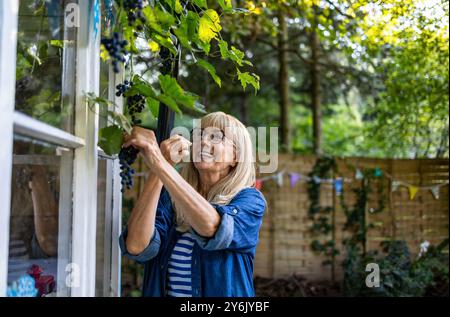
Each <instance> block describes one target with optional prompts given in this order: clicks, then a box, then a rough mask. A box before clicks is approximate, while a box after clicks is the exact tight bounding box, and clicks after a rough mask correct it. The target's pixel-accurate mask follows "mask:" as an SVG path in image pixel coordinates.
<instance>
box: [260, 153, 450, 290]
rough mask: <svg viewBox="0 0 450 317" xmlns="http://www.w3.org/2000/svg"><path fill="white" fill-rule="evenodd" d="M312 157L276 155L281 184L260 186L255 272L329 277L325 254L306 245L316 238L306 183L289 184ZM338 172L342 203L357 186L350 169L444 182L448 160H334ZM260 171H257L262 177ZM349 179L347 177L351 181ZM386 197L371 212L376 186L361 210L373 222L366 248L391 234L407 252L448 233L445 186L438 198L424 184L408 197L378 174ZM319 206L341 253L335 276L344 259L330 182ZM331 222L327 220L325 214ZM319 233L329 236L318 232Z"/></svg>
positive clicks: (340, 217) (340, 219) (341, 219)
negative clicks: (263, 207) (264, 208)
mask: <svg viewBox="0 0 450 317" xmlns="http://www.w3.org/2000/svg"><path fill="white" fill-rule="evenodd" d="M315 162H316V157H315V156H295V155H280V156H279V165H278V171H283V170H284V171H285V173H284V177H283V184H282V186H279V185H278V184H277V182H275V181H274V180H267V181H265V182H264V183H263V186H262V189H261V191H262V192H263V194H264V195H265V198H266V200H267V203H268V212H267V214H266V215H265V218H264V222H263V225H262V228H261V232H260V242H259V245H258V248H257V254H256V259H255V272H254V274H255V276H264V277H282V276H287V275H290V274H293V273H297V274H301V275H303V276H304V277H306V278H307V279H308V280H316V281H318V280H329V279H331V274H332V273H331V272H332V270H331V269H330V266H324V265H322V262H323V261H324V260H325V258H324V257H323V256H321V255H318V254H317V253H315V252H313V251H312V250H311V247H310V245H311V242H312V241H313V240H314V239H316V237H314V236H313V235H312V233H311V225H312V222H311V221H310V220H309V219H308V209H309V196H308V192H307V183H306V182H304V181H302V180H300V181H299V182H298V183H296V185H295V186H293V187H291V185H290V182H289V175H288V172H296V173H301V174H304V175H307V174H308V173H310V172H311V170H312V169H313V167H314V164H315ZM336 163H337V170H338V174H339V175H336V176H342V177H344V178H347V179H348V182H344V185H343V193H344V196H343V197H344V202H345V203H346V204H347V205H349V206H352V205H353V204H354V203H355V194H354V193H353V192H352V188H354V187H355V186H357V185H358V180H357V179H355V178H354V176H355V169H360V170H363V169H365V168H379V169H380V170H381V171H382V172H383V173H384V174H383V176H387V175H390V176H391V177H392V179H395V180H398V181H402V182H406V183H408V184H411V185H415V186H429V185H437V184H442V183H445V182H447V183H448V176H449V172H448V159H418V160H395V159H367V158H345V159H339V158H337V159H336ZM264 176H265V175H260V177H264ZM350 180H351V182H350ZM380 181H381V182H382V186H383V189H384V194H385V195H384V196H385V198H386V199H385V200H384V201H385V203H386V205H385V209H384V211H382V212H380V213H376V214H372V213H371V210H373V209H376V208H377V205H378V203H379V199H378V197H377V195H378V191H373V192H372V193H371V194H370V196H369V202H368V204H367V209H366V219H367V222H368V223H372V224H373V225H374V228H373V229H370V230H369V232H368V236H367V243H366V246H367V250H373V249H379V248H380V247H379V245H380V242H381V241H384V240H387V239H391V238H395V239H402V240H405V241H407V243H408V246H409V249H410V252H411V253H412V254H417V253H418V251H419V246H420V243H422V242H423V241H425V240H426V241H429V242H430V243H431V244H436V243H439V242H441V241H442V240H443V239H445V238H448V234H449V231H448V230H449V226H448V225H449V209H448V208H449V206H448V185H445V186H442V187H440V191H439V198H435V196H433V194H432V193H431V191H430V190H429V189H425V188H423V189H420V190H418V192H417V193H416V194H415V196H414V198H413V199H411V197H410V192H409V189H408V187H405V186H399V187H398V188H397V189H396V190H395V191H393V190H392V180H391V179H390V178H387V177H380ZM320 194H321V196H320V204H321V206H332V207H333V209H334V212H333V213H331V215H332V216H333V217H334V230H333V233H332V234H334V239H335V242H336V246H337V249H339V250H340V255H339V256H337V258H336V266H335V277H336V280H339V279H340V278H342V269H341V263H342V260H343V258H344V248H343V245H342V240H343V239H344V237H345V235H346V233H345V232H344V230H343V226H344V223H345V222H346V216H345V213H344V211H343V208H342V206H341V203H340V199H339V197H338V196H337V195H336V192H335V190H334V187H333V185H332V184H323V185H321V189H320ZM330 217H331V216H330ZM330 221H331V219H330ZM320 238H331V233H330V235H329V236H328V237H324V236H320Z"/></svg>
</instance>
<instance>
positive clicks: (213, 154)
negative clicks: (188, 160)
mask: <svg viewBox="0 0 450 317" xmlns="http://www.w3.org/2000/svg"><path fill="white" fill-rule="evenodd" d="M192 134H193V135H192V141H193V142H192V143H193V161H194V166H195V167H196V168H197V170H198V171H199V172H222V171H225V170H227V169H229V168H230V167H233V166H235V165H236V153H235V145H234V143H233V141H232V140H231V139H230V138H228V137H227V135H226V132H225V131H223V130H221V129H219V128H216V127H206V128H204V129H199V128H197V129H194V130H193V133H192Z"/></svg>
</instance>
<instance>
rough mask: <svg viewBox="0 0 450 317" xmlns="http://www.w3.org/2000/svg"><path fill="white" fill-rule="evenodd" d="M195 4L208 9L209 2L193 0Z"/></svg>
mask: <svg viewBox="0 0 450 317" xmlns="http://www.w3.org/2000/svg"><path fill="white" fill-rule="evenodd" d="M192 2H194V4H195V5H196V6H198V7H200V8H203V9H208V4H207V3H206V0H193V1H192Z"/></svg>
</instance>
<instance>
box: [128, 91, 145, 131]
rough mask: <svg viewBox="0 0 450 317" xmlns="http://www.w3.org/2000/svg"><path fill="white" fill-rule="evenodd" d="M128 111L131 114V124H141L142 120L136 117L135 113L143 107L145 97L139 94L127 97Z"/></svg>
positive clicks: (139, 111)
mask: <svg viewBox="0 0 450 317" xmlns="http://www.w3.org/2000/svg"><path fill="white" fill-rule="evenodd" d="M127 107H128V113H129V115H130V116H131V123H132V125H138V124H141V123H142V121H141V119H139V118H136V115H137V114H139V113H141V112H142V110H144V108H145V97H144V96H143V95H140V94H136V95H134V96H130V97H128V98H127Z"/></svg>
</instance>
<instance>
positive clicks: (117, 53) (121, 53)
mask: <svg viewBox="0 0 450 317" xmlns="http://www.w3.org/2000/svg"><path fill="white" fill-rule="evenodd" d="M102 44H103V45H104V46H105V48H106V50H107V51H108V53H109V56H111V58H112V65H113V70H114V72H115V73H118V72H119V62H121V63H125V55H126V54H128V51H127V50H126V49H125V46H127V45H128V41H127V40H123V41H122V40H120V36H119V33H117V32H114V33H113V36H112V37H111V38H109V39H108V38H104V39H102Z"/></svg>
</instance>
